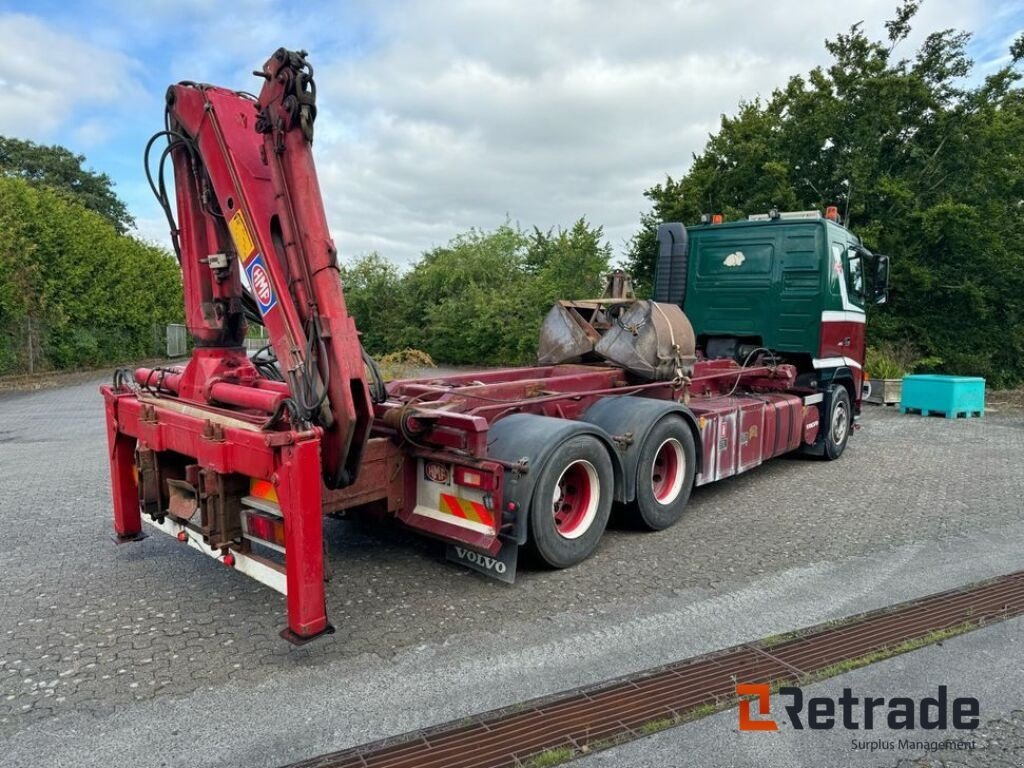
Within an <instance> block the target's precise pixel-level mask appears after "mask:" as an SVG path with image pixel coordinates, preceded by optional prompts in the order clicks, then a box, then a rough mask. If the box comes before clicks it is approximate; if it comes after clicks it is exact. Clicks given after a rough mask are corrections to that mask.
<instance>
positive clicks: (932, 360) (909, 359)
mask: <svg viewBox="0 0 1024 768" xmlns="http://www.w3.org/2000/svg"><path fill="white" fill-rule="evenodd" d="M941 365H942V360H941V358H938V357H934V356H932V357H923V356H922V355H921V353H920V351H919V350H918V349H917V348H916V347H915V346H914V345H913V344H911V343H909V342H906V341H903V342H896V343H892V342H882V343H881V344H879V345H877V346H871V347H868V348H867V354H866V355H865V363H864V369H865V370H866V371H867V372H868V375H870V376H871V378H873V379H901V378H903V377H904V376H906V375H907V374H908V373H915V372H918V371H921V370H927V369H931V368H937V367H939V366H941Z"/></svg>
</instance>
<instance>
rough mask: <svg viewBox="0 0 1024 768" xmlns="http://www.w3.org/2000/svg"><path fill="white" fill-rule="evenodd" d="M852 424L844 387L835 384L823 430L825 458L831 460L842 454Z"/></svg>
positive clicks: (847, 396) (847, 394)
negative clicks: (824, 430)
mask: <svg viewBox="0 0 1024 768" xmlns="http://www.w3.org/2000/svg"><path fill="white" fill-rule="evenodd" d="M852 426H853V409H852V408H851V407H850V395H849V393H848V392H847V391H846V387H843V386H837V387H836V389H835V393H834V394H833V395H832V408H831V411H830V413H829V415H828V425H827V427H826V430H827V431H826V432H825V452H824V456H825V460H826V461H833V460H835V459H838V458H839V457H840V456H842V455H843V451H844V450H846V443H847V442H848V441H849V437H850V428H851V427H852Z"/></svg>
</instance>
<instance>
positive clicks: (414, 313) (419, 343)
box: [342, 219, 611, 365]
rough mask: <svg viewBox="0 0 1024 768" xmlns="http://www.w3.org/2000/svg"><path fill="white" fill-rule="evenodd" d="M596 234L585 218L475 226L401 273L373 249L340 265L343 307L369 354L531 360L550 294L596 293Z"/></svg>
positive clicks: (599, 259)
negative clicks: (564, 225)
mask: <svg viewBox="0 0 1024 768" xmlns="http://www.w3.org/2000/svg"><path fill="white" fill-rule="evenodd" d="M602 237H603V232H602V229H601V227H591V226H590V225H589V224H587V222H586V221H585V220H584V219H580V220H579V221H577V222H576V223H575V224H574V225H573V227H572V228H570V229H568V230H563V229H560V230H557V231H554V230H551V231H548V232H542V231H540V230H538V229H535V230H534V231H533V232H532V233H530V234H527V233H525V232H523V231H522V230H520V229H519V228H517V227H512V226H510V225H508V224H505V225H503V226H500V227H498V228H497V229H495V230H493V231H490V232H488V231H483V230H477V229H473V230H470V231H469V232H465V233H463V234H460V235H458V236H456V237H455V238H453V239H452V240H451V241H450V242H449V243H448V244H447V245H444V246H440V247H438V248H434V249H433V250H431V251H428V252H427V253H425V254H423V256H422V258H420V259H419V261H417V262H416V263H415V264H413V265H412V268H411V269H410V270H409V271H407V272H405V273H404V274H403V273H399V271H398V270H397V269H396V268H395V267H394V266H393V265H391V264H389V263H388V262H387V261H385V260H384V259H383V258H381V257H380V256H379V255H377V254H370V255H369V256H365V257H363V258H361V259H357V260H355V261H354V262H352V263H350V264H348V265H345V266H343V267H342V280H343V281H344V283H345V291H346V298H347V304H348V309H349V312H350V313H351V314H352V316H353V317H355V320H356V326H357V327H358V328H359V330H360V332H361V334H362V340H363V345H364V346H365V347H366V349H367V351H368V352H370V354H374V355H381V354H384V353H386V352H389V351H391V350H395V349H402V348H412V349H416V350H422V351H423V352H424V353H426V354H427V355H428V356H429V357H430V358H431V359H432V360H437V361H439V362H442V363H452V364H457V365H514V364H520V363H530V362H533V361H535V360H536V353H537V339H538V334H539V331H540V324H541V322H542V321H543V319H544V315H545V314H546V313H547V311H548V310H549V309H550V308H551V305H552V304H553V303H554V302H555V301H556V300H558V299H563V298H591V297H593V296H596V295H600V292H601V289H602V287H603V281H604V276H605V274H606V273H607V271H608V269H609V259H610V257H611V247H610V246H609V245H608V244H607V243H604V242H602Z"/></svg>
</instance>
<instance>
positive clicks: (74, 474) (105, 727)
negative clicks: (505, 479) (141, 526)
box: [0, 383, 1024, 766]
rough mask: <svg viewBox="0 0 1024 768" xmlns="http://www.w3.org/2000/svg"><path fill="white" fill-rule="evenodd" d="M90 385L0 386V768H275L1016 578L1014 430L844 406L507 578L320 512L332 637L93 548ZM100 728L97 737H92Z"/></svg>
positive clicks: (202, 563)
mask: <svg viewBox="0 0 1024 768" xmlns="http://www.w3.org/2000/svg"><path fill="white" fill-rule="evenodd" d="M96 386H97V384H96V383H86V384H81V385H75V386H70V387H66V388H63V389H54V390H46V391H40V392H35V393H31V394H8V395H2V396H0V469H2V471H0V566H2V576H3V585H2V587H0V742H4V743H5V744H6V746H5V748H4V749H3V750H0V765H12V766H13V765H19V766H20V765H33V766H38V765H87V764H96V765H116V764H120V763H124V764H128V763H131V764H132V765H190V766H192V765H221V764H233V763H237V762H242V759H243V758H244V761H245V762H246V763H247V764H249V765H279V764H281V763H284V762H287V761H288V760H295V759H298V758H301V757H307V756H311V755H314V754H317V753H319V752H324V751H329V750H331V749H339V748H342V747H345V746H349V745H351V744H356V743H359V742H361V741H364V740H366V739H369V738H377V737H380V736H384V735H389V734H392V733H396V732H399V731H401V730H404V729H406V728H411V727H419V726H422V725H427V724H431V723H436V722H440V721H444V720H449V719H451V718H453V717H458V716H461V715H462V714H466V713H469V712H473V711H479V710H481V709H487V708H490V707H494V706H502V705H505V704H508V703H512V702H515V701H517V700H520V699H521V698H523V697H525V696H532V695H540V694H543V693H549V692H551V691H555V690H560V689H563V688H568V687H572V686H574V685H580V684H583V683H588V682H594V681H596V680H600V679H603V678H606V677H610V676H613V675H617V674H622V673H624V672H628V671H633V670H636V669H642V668H645V667H648V666H652V665H654V664H657V663H661V662H664V661H670V660H673V659H676V658H682V657H684V656H687V655H692V654H694V653H700V652H704V651H708V650H712V649H714V648H716V647H721V646H723V645H728V644H731V643H733V642H741V641H744V640H749V639H753V638H755V637H758V636H761V635H765V634H770V633H772V632H776V631H785V630H787V629H792V628H794V627H799V626H804V625H807V624H811V623H815V622H816V621H820V620H825V619H827V618H832V617H835V616H841V615H845V614H847V613H852V612H854V611H856V610H865V609H868V608H872V607H877V606H880V605H885V604H887V603H889V602H894V601H896V600H901V599H907V598H909V597H913V596H916V595H921V594H926V593H928V592H931V591H935V590H936V589H941V588H946V587H952V586H955V585H957V584H960V583H964V582H966V581H969V580H972V579H974V578H983V577H985V576H990V575H996V574H998V573H1002V572H1006V571H1009V570H1013V569H1017V568H1021V567H1024V552H1022V550H1024V548H1022V547H1021V546H1020V543H1021V542H1022V541H1024V522H1022V519H1024V516H1022V513H1021V510H1022V502H1021V497H1022V493H1024V474H1022V472H1021V469H1020V468H1021V466H1024V464H1022V462H1024V417H1022V416H1021V415H1020V414H1017V415H1010V414H1007V415H1004V414H990V415H987V416H986V417H985V418H984V419H982V420H971V421H957V422H948V421H945V420H942V419H934V418H933V419H922V418H920V417H911V416H903V417H901V416H898V415H896V413H895V412H894V411H893V410H888V411H884V412H883V411H880V410H878V409H871V410H869V411H867V414H866V418H864V420H863V429H862V430H860V431H859V432H858V433H857V434H856V435H854V437H853V439H852V442H851V445H850V447H849V448H848V450H847V453H846V455H845V456H844V457H843V458H842V459H841V460H840V461H838V462H833V463H822V462H817V461H808V460H804V459H779V460H776V461H774V462H771V463H769V464H767V465H765V466H764V467H761V468H759V469H757V470H755V471H753V472H750V473H748V474H746V475H744V476H741V477H739V478H734V479H732V480H728V481H725V482H723V483H720V484H717V485H713V486H710V487H705V488H702V489H699V490H698V491H697V492H696V493H695V494H694V497H693V500H692V502H691V507H690V510H689V512H688V514H687V516H686V517H685V519H684V520H683V521H681V522H680V523H679V524H678V525H677V526H675V527H674V528H672V529H670V530H669V531H665V532H662V533H658V534H645V533H639V532H634V531H630V530H627V529H624V528H616V529H613V530H611V531H609V533H608V534H607V535H606V536H605V539H604V541H603V543H602V546H601V547H600V549H599V551H598V552H597V554H596V555H595V556H594V557H593V558H591V559H590V560H589V561H587V562H585V563H583V564H581V565H580V566H577V567H576V568H573V569H571V570H569V571H563V572H551V571H543V570H528V571H525V572H523V571H521V572H520V577H519V580H518V583H517V584H515V585H514V586H511V587H508V586H505V585H502V584H500V583H497V582H494V581H490V580H487V579H484V578H482V577H480V576H477V575H476V574H472V573H469V572H467V571H463V570H461V569H458V568H457V567H456V566H453V565H450V564H448V563H446V562H445V561H444V558H443V548H442V547H441V546H440V545H438V544H436V543H433V542H430V541H427V540H424V539H421V538H419V537H416V536H414V535H411V534H408V533H405V532H402V531H400V530H398V529H395V528H388V527H384V528H381V527H376V528H374V527H367V526H362V525H359V524H357V523H351V522H342V521H328V524H327V529H326V531H327V536H328V547H329V566H330V568H331V572H332V581H331V583H330V585H329V587H328V612H329V616H330V618H331V620H332V622H333V623H334V624H335V626H336V627H337V628H338V632H337V633H336V634H335V635H333V636H331V637H328V638H324V639H322V640H320V641H318V642H316V643H312V644H310V645H308V646H304V647H302V648H294V647H292V646H290V645H288V644H286V643H284V642H283V641H282V640H280V639H279V638H278V636H277V632H278V630H279V629H280V628H281V627H282V626H283V622H284V599H283V598H282V597H281V596H279V595H277V594H276V593H274V592H272V591H270V590H268V589H266V588H264V587H262V586H261V585H259V584H257V583H255V582H253V581H251V580H249V579H247V578H245V577H243V576H242V575H241V574H238V573H235V572H232V571H230V570H229V569H226V568H224V567H223V566H221V565H219V564H218V563H216V562H214V561H212V560H210V559H209V558H205V557H203V556H202V555H199V554H198V553H195V552H193V551H190V550H186V549H185V548H183V547H181V546H180V545H178V544H177V542H174V541H173V540H170V539H169V538H167V537H163V536H159V535H154V536H151V537H150V538H148V539H146V540H145V541H143V542H142V543H139V544H133V545H125V546H121V547H115V546H114V545H113V544H112V543H111V541H110V533H111V525H110V501H109V491H108V487H107V485H108V476H107V463H106V457H105V451H106V447H105V435H104V421H103V408H102V402H101V400H100V398H99V395H98V393H97V390H96ZM113 734H116V736H114V735H113Z"/></svg>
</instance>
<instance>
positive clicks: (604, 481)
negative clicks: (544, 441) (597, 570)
mask: <svg viewBox="0 0 1024 768" xmlns="http://www.w3.org/2000/svg"><path fill="white" fill-rule="evenodd" d="M614 484H615V477H614V474H613V472H612V460H611V458H610V457H609V456H608V451H607V450H606V449H605V447H604V445H602V443H601V441H600V440H598V439H597V438H596V437H592V436H590V435H578V436H576V437H573V438H570V439H569V440H566V441H565V442H564V443H562V444H561V445H560V446H558V448H556V449H555V451H554V453H552V455H551V457H550V458H549V459H548V460H547V463H546V464H545V465H544V469H542V470H541V473H540V478H539V479H538V480H537V487H536V488H535V489H534V492H533V503H532V504H531V506H530V544H531V546H532V548H533V549H534V551H535V552H536V553H537V555H538V556H539V557H540V559H541V560H543V561H544V562H545V563H547V564H548V565H549V566H551V567H552V568H568V567H569V566H570V565H575V564H576V563H578V562H580V561H582V560H585V559H586V558H588V557H589V556H590V554H591V553H592V552H593V551H594V549H595V548H596V547H597V543H598V542H599V541H600V540H601V534H603V533H604V529H605V527H606V526H607V525H608V517H609V515H610V514H611V508H612V497H613V496H614V493H615V485H614Z"/></svg>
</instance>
